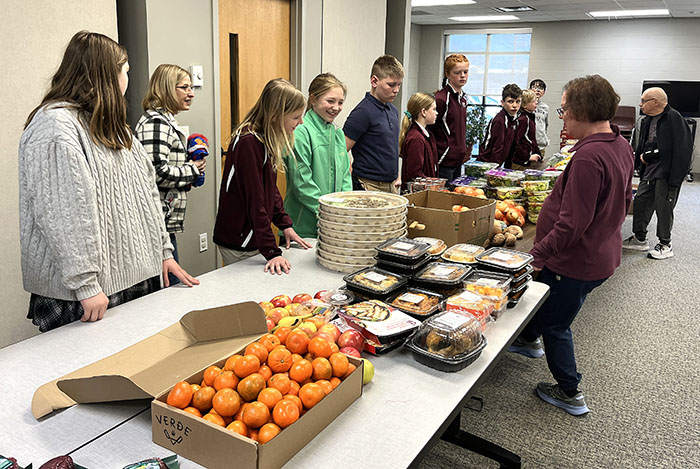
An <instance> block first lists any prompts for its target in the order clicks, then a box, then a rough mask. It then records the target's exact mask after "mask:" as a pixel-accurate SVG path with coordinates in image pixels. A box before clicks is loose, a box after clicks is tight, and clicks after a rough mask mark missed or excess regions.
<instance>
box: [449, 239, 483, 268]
mask: <svg viewBox="0 0 700 469" xmlns="http://www.w3.org/2000/svg"><path fill="white" fill-rule="evenodd" d="M484 250H485V249H484V248H483V247H482V246H477V245H475V244H465V243H460V244H455V245H454V246H452V247H450V248H449V249H448V250H447V251H445V252H444V253H443V254H442V258H443V259H445V260H446V261H449V262H461V263H465V264H473V263H475V262H476V256H478V255H479V254H481V253H482V252H484Z"/></svg>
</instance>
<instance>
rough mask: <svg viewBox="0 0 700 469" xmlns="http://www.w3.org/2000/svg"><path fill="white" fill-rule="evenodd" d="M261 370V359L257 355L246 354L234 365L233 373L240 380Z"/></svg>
mask: <svg viewBox="0 0 700 469" xmlns="http://www.w3.org/2000/svg"><path fill="white" fill-rule="evenodd" d="M259 369H260V359H259V358H258V356H257V355H253V354H246V355H244V356H243V358H241V359H240V360H238V361H237V362H236V364H235V365H233V372H234V373H236V376H238V377H239V378H245V377H246V376H248V375H250V374H253V373H255V372H257V371H258V370H259Z"/></svg>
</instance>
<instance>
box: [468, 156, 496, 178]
mask: <svg viewBox="0 0 700 469" xmlns="http://www.w3.org/2000/svg"><path fill="white" fill-rule="evenodd" d="M495 168H498V163H488V162H486V161H476V160H475V161H468V162H467V163H465V164H464V174H465V175H467V176H475V177H479V178H480V177H484V174H486V172H487V171H490V170H492V169H495Z"/></svg>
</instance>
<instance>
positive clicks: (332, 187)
mask: <svg viewBox="0 0 700 469" xmlns="http://www.w3.org/2000/svg"><path fill="white" fill-rule="evenodd" d="M346 94H347V89H346V87H345V85H344V84H343V83H342V82H341V81H340V80H338V79H337V78H336V77H335V76H333V75H331V74H330V73H322V74H320V75H318V76H317V77H316V78H314V79H313V80H312V81H311V84H310V85H309V104H308V108H307V112H306V115H305V116H304V122H303V124H301V125H299V126H298V127H297V128H296V129H295V130H294V157H293V158H292V157H286V158H285V164H286V166H287V169H286V177H287V194H286V196H285V199H284V207H285V210H286V212H287V213H288V214H289V216H290V217H291V218H292V221H293V223H294V228H295V230H296V232H297V233H298V234H299V236H301V237H302V238H315V237H316V214H317V212H318V199H319V197H321V196H322V195H325V194H330V193H331V192H340V191H349V190H352V180H351V178H350V160H349V158H348V152H347V150H346V149H345V134H343V131H342V129H340V128H339V127H337V126H336V125H335V124H334V123H333V121H334V120H335V118H336V117H337V116H338V114H340V111H341V110H342V109H343V103H344V102H345V96H346Z"/></svg>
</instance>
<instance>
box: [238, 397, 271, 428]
mask: <svg viewBox="0 0 700 469" xmlns="http://www.w3.org/2000/svg"><path fill="white" fill-rule="evenodd" d="M269 418H270V409H268V408H267V406H266V405H265V404H263V403H262V402H258V401H253V402H251V403H250V404H248V406H247V407H246V408H245V410H244V411H243V423H245V424H246V425H247V426H248V427H249V428H260V427H262V426H263V425H265V424H266V423H267V420H268V419H269Z"/></svg>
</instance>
